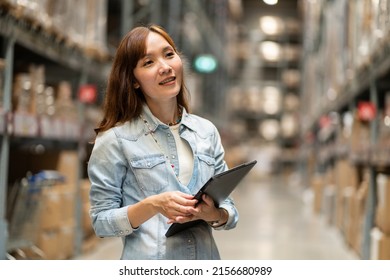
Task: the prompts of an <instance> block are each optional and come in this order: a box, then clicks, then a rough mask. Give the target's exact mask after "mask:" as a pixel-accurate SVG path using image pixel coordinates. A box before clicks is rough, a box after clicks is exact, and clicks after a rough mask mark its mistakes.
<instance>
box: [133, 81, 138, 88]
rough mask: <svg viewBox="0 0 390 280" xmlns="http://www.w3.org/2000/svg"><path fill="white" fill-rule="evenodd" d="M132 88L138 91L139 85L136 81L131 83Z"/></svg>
mask: <svg viewBox="0 0 390 280" xmlns="http://www.w3.org/2000/svg"><path fill="white" fill-rule="evenodd" d="M133 87H134V88H135V89H139V88H140V85H139V83H138V82H137V81H134V82H133Z"/></svg>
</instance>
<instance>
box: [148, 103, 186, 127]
mask: <svg viewBox="0 0 390 280" xmlns="http://www.w3.org/2000/svg"><path fill="white" fill-rule="evenodd" d="M147 104H148V106H149V109H150V111H151V112H152V114H153V115H154V116H155V117H156V118H158V119H159V120H160V121H161V122H163V123H165V124H168V125H169V124H175V123H176V122H177V120H178V118H179V117H180V116H179V115H180V112H179V109H178V105H177V102H176V100H175V102H170V103H163V102H161V103H159V104H157V103H150V102H149V103H147Z"/></svg>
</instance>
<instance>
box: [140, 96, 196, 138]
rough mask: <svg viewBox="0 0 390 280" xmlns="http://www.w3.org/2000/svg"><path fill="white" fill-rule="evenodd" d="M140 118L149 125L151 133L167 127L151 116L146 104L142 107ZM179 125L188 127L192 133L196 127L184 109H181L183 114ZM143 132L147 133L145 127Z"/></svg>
mask: <svg viewBox="0 0 390 280" xmlns="http://www.w3.org/2000/svg"><path fill="white" fill-rule="evenodd" d="M142 116H143V118H144V119H145V120H146V121H147V122H148V123H149V126H150V128H151V129H152V131H153V132H154V131H156V129H157V128H158V126H162V127H169V126H168V125H166V124H165V123H163V122H161V121H160V120H159V119H158V118H156V117H155V116H154V115H153V113H152V112H151V111H150V109H149V106H148V105H147V104H146V103H145V104H144V105H143V112H142ZM180 124H181V125H184V126H186V127H188V128H189V129H191V130H194V131H196V130H197V129H196V125H195V124H194V123H193V120H192V118H191V117H190V114H189V113H188V112H187V111H186V109H185V108H184V107H183V113H182V118H181V122H180ZM145 132H147V128H146V126H145Z"/></svg>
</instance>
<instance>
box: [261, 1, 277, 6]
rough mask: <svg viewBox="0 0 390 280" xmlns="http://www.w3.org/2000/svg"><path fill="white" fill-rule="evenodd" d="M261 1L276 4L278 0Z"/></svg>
mask: <svg viewBox="0 0 390 280" xmlns="http://www.w3.org/2000/svg"><path fill="white" fill-rule="evenodd" d="M263 2H264V3H265V4H267V5H276V4H278V0H263Z"/></svg>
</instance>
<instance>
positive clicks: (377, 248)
mask: <svg viewBox="0 0 390 280" xmlns="http://www.w3.org/2000/svg"><path fill="white" fill-rule="evenodd" d="M377 187H378V203H377V207H376V213H375V227H374V228H373V229H372V231H371V259H375V260H390V178H389V176H388V175H385V174H378V176H377Z"/></svg>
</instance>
